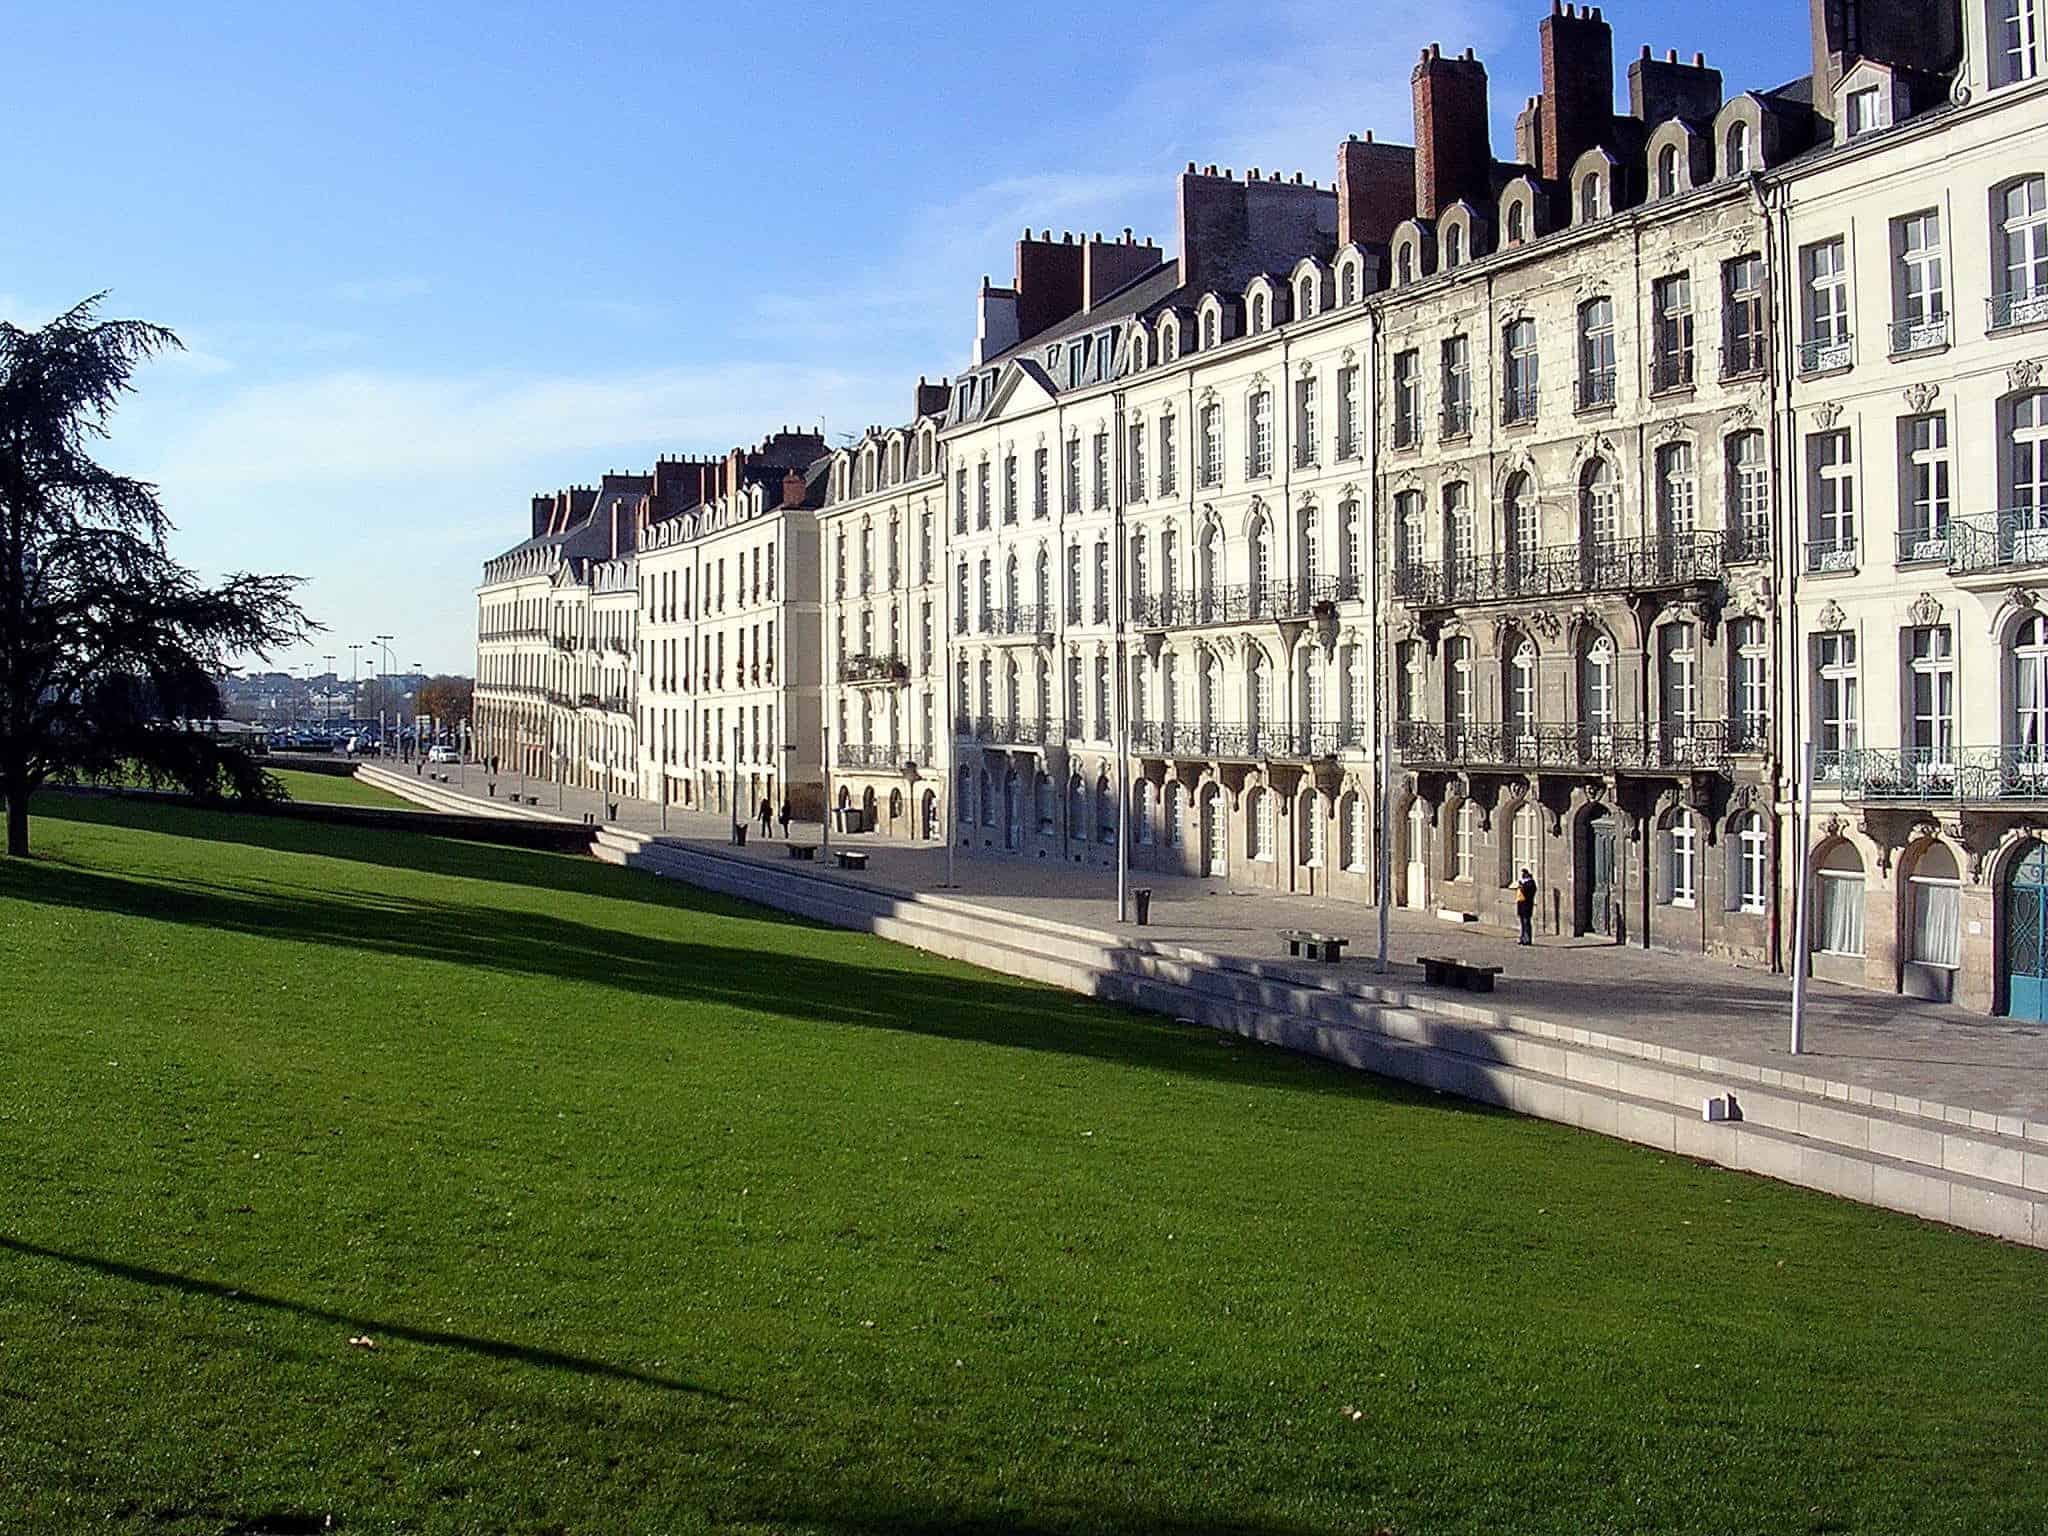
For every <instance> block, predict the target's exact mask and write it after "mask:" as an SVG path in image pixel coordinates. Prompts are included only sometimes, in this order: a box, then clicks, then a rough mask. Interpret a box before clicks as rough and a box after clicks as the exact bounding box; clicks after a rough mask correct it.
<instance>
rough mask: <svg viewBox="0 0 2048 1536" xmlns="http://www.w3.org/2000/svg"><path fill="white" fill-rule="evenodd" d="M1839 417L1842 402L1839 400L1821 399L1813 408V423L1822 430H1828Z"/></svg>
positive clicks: (1840, 417)
mask: <svg viewBox="0 0 2048 1536" xmlns="http://www.w3.org/2000/svg"><path fill="white" fill-rule="evenodd" d="M1841 419H1842V402H1841V401H1839V400H1823V401H1821V403H1820V404H1819V405H1816V406H1815V407H1814V408H1813V423H1814V425H1815V426H1817V427H1819V428H1820V429H1821V431H1823V432H1826V431H1828V430H1830V429H1831V428H1832V427H1833V426H1834V424H1835V423H1836V422H1838V421H1840V420H1841Z"/></svg>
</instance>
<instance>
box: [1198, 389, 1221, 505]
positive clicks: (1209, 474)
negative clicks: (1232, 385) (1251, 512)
mask: <svg viewBox="0 0 2048 1536" xmlns="http://www.w3.org/2000/svg"><path fill="white" fill-rule="evenodd" d="M1195 473H1196V474H1197V476H1199V477H1200V479H1201V482H1202V485H1203V486H1204V487H1205V488H1206V487H1210V486H1217V485H1221V484H1222V483H1223V407H1222V406H1221V405H1218V404H1216V403H1215V402H1213V401H1212V402H1211V403H1209V404H1208V405H1205V406H1203V407H1202V451H1201V459H1200V462H1199V463H1197V464H1196V466H1195Z"/></svg>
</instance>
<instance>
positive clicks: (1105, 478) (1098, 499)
mask: <svg viewBox="0 0 2048 1536" xmlns="http://www.w3.org/2000/svg"><path fill="white" fill-rule="evenodd" d="M1094 446H1095V510H1096V511H1098V512H1100V511H1102V510H1104V509H1105V508H1106V507H1108V505H1109V432H1108V430H1107V429H1106V428H1105V429H1103V430H1102V431H1099V432H1097V433H1096V434H1095V445H1094Z"/></svg>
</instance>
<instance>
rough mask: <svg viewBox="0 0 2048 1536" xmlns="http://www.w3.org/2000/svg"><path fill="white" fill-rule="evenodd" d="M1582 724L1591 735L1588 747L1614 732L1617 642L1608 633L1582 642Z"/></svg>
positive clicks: (1580, 721) (1580, 690)
mask: <svg viewBox="0 0 2048 1536" xmlns="http://www.w3.org/2000/svg"><path fill="white" fill-rule="evenodd" d="M1579 724H1580V726H1581V727H1582V728H1583V729H1584V730H1585V732H1586V733H1587V735H1588V736H1590V737H1591V738H1592V742H1591V743H1590V744H1589V746H1588V750H1593V749H1594V747H1595V746H1597V744H1599V743H1602V742H1605V741H1607V740H1609V739H1610V738H1611V737H1612V735H1613V732H1614V641H1613V640H1612V639H1611V638H1610V637H1608V636H1606V635H1586V636H1583V637H1582V638H1581V641H1580V650H1579Z"/></svg>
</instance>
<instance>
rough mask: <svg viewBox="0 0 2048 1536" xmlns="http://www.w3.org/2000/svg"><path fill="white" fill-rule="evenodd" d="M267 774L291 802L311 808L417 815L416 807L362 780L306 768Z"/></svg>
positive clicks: (288, 769) (281, 769)
mask: <svg viewBox="0 0 2048 1536" xmlns="http://www.w3.org/2000/svg"><path fill="white" fill-rule="evenodd" d="M270 773H271V775H272V776H273V777H275V778H276V779H277V780H278V781H279V782H280V783H282V784H283V785H284V787H285V791H286V792H287V793H288V794H289V795H290V796H291V797H292V798H293V799H294V800H304V801H307V802H310V803H311V804H314V805H368V806H374V807H376V808H377V809H379V810H385V811H416V810H418V809H419V807H418V806H416V805H414V804H413V803H412V802H411V801H410V800H404V799H401V798H400V797H399V796H397V795H394V794H392V793H391V791H389V790H388V789H378V788H377V787H376V786H374V785H371V784H365V783H364V782H363V781H362V780H361V779H356V778H343V777H342V776H341V775H340V774H336V773H315V772H312V771H310V770H308V769H305V768H272V769H270Z"/></svg>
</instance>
